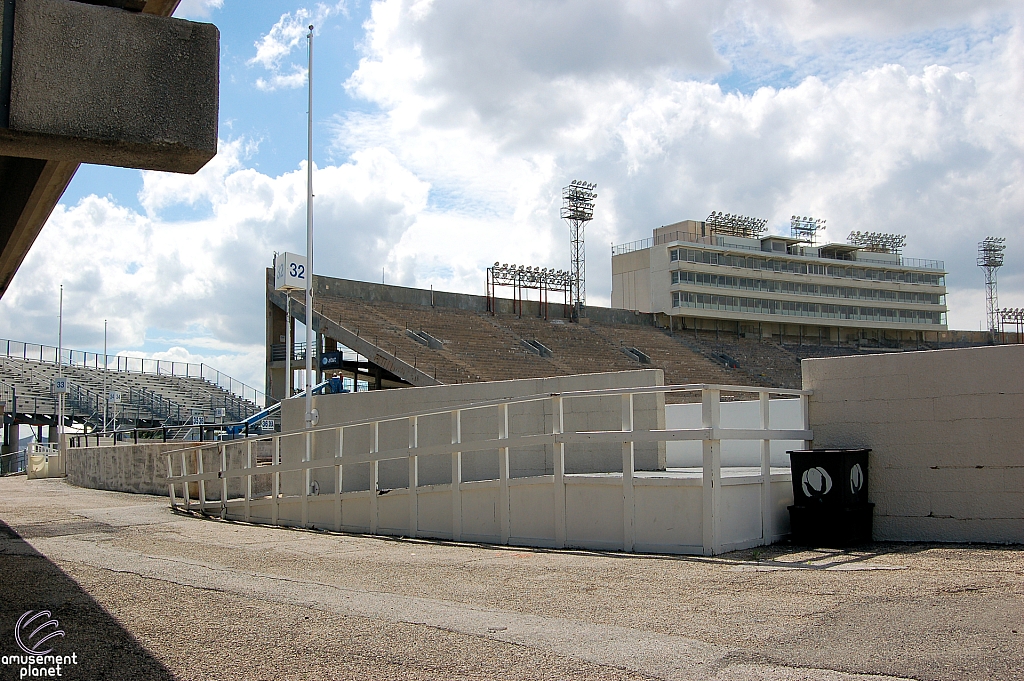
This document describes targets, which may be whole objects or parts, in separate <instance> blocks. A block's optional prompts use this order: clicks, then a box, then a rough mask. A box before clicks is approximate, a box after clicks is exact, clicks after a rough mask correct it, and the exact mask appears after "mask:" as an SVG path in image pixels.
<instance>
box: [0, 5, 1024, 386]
mask: <svg viewBox="0 0 1024 681" xmlns="http://www.w3.org/2000/svg"><path fill="white" fill-rule="evenodd" d="M177 16H185V17H187V18H191V19H194V20H200V21H211V22H213V23H215V24H216V25H217V26H218V27H219V28H220V31H221V112H220V138H221V143H220V153H219V154H218V156H217V157H216V158H215V159H214V160H213V161H211V162H210V163H209V164H208V165H207V167H206V168H204V169H203V170H202V171H200V172H199V173H198V174H196V175H195V176H176V175H170V174H165V173H143V172H140V171H135V170H126V169H118V168H105V167H97V166H83V167H82V168H80V170H79V172H78V174H77V175H76V177H75V179H74V180H73V181H72V183H71V186H70V187H69V188H68V191H67V192H66V193H65V195H64V197H63V199H62V201H61V205H60V206H59V207H58V209H57V210H56V211H55V212H54V214H53V216H52V217H51V219H50V221H49V223H48V224H47V226H46V227H45V228H44V230H43V233H42V234H41V235H40V238H39V241H38V242H37V245H36V246H35V248H34V249H33V251H32V252H31V253H30V255H29V257H28V259H26V262H25V264H24V265H23V267H22V271H21V272H19V274H18V275H17V277H16V278H15V280H14V282H13V283H12V287H11V289H10V291H9V292H8V293H7V294H6V295H5V297H4V298H3V300H0V334H3V335H4V336H5V337H8V338H14V339H18V340H27V341H33V342H43V343H51V344H52V343H54V341H55V340H56V299H57V295H56V289H57V286H58V285H59V284H60V283H61V281H60V280H58V279H61V280H62V281H63V283H64V285H65V292H66V294H65V295H66V298H65V301H66V304H67V305H68V306H69V307H67V308H66V309H68V310H69V314H68V316H67V317H66V326H65V338H66V339H67V341H66V342H67V344H69V345H71V346H73V347H76V348H80V349H89V350H94V349H97V348H99V347H101V346H102V326H103V324H102V320H103V318H108V319H110V322H111V346H112V347H113V348H115V349H117V350H119V351H122V352H124V353H126V354H136V355H138V354H145V355H147V356H155V357H161V358H175V359H182V360H186V359H187V360H192V361H205V362H207V363H209V364H212V365H213V366H215V367H217V368H219V369H221V370H223V371H226V372H228V373H231V374H233V375H235V376H236V377H238V378H240V379H242V380H245V381H247V382H250V383H254V384H257V385H258V384H260V383H261V382H262V374H263V368H262V361H263V360H262V358H263V316H264V310H263V268H264V267H266V266H269V264H270V262H271V257H272V254H273V252H274V251H275V250H294V251H300V252H301V251H302V250H303V249H304V204H303V201H304V189H305V188H304V181H305V173H304V159H305V154H306V149H305V135H306V91H305V87H304V73H303V71H302V69H303V68H304V64H305V60H306V52H305V40H304V38H302V35H303V33H304V32H303V27H304V26H305V25H306V24H308V23H310V20H311V19H310V18H312V20H313V21H315V23H316V25H317V37H316V66H315V73H316V78H315V83H316V88H315V103H314V117H315V125H314V131H315V151H314V162H315V167H316V172H315V180H314V183H315V192H316V193H317V201H316V209H315V211H316V218H315V221H316V224H317V254H318V255H317V264H316V268H315V269H316V270H317V272H318V273H323V274H329V275H332V276H340V277H347V278H354V279H364V280H372V281H379V280H380V277H381V271H382V269H383V270H384V271H385V276H386V279H387V281H388V282H389V283H400V284H405V285H411V286H422V287H426V286H430V285H433V286H434V287H435V288H439V289H447V290H456V291H464V292H470V293H479V292H482V289H483V280H484V275H483V270H484V267H486V265H488V264H490V263H493V262H494V261H495V260H500V261H503V262H517V263H523V264H532V265H537V266H548V267H558V268H560V269H561V268H565V267H566V266H567V264H568V245H567V239H568V236H567V232H566V229H565V226H564V225H563V224H562V223H561V221H560V220H559V219H558V203H559V191H560V188H561V187H562V186H563V185H564V184H567V183H568V181H569V180H571V179H575V178H578V179H586V180H590V181H594V182H597V183H598V194H599V198H598V205H597V211H596V217H595V220H594V221H593V222H592V223H591V224H590V226H589V227H588V232H587V258H588V261H587V271H588V294H589V296H590V302H592V303H593V304H599V305H600V304H607V301H608V299H609V288H610V257H609V251H608V246H609V245H610V244H611V243H619V242H624V241H632V240H635V239H639V238H644V237H647V236H649V235H650V232H651V229H652V228H654V227H657V226H659V225H661V224H667V223H670V222H675V221H678V220H683V219H701V218H703V217H704V216H705V215H707V213H708V212H710V211H711V210H724V211H727V212H736V213H744V214H750V215H756V216H759V217H765V218H768V220H769V225H770V226H771V227H772V228H773V229H776V230H782V229H783V228H784V227H785V226H786V225H787V224H788V222H787V221H788V218H789V216H790V215H791V214H793V213H800V214H803V215H808V214H810V215H814V216H816V217H822V218H826V219H827V220H828V224H829V226H830V228H831V230H830V232H829V233H828V235H827V236H828V237H830V238H831V239H834V240H843V239H845V236H846V234H847V233H848V232H849V231H852V230H855V229H856V230H869V231H892V232H899V233H904V234H907V236H908V240H909V243H908V247H907V250H906V254H907V255H909V256H911V257H922V258H934V259H942V260H945V261H946V265H947V268H948V269H949V271H950V275H949V278H948V285H949V288H950V296H949V304H950V307H951V311H950V324H951V326H952V327H954V328H965V329H976V328H978V326H979V322H980V321H981V319H982V317H983V314H984V312H983V299H984V298H983V289H982V279H981V275H980V272H979V271H978V268H977V267H976V266H975V265H974V250H975V248H976V243H977V241H978V240H980V239H981V238H982V237H984V236H987V235H989V234H993V235H998V236H1005V237H1007V239H1008V251H1007V266H1006V267H1004V268H1003V270H1002V271H1001V272H1000V294H1001V302H1002V303H1003V304H1004V305H1005V306H1009V305H1013V306H1024V267H1022V266H1021V265H1020V264H1019V263H1022V262H1024V248H1022V244H1024V230H1022V224H1024V132H1022V129H1021V126H1020V125H1019V112H1020V110H1021V108H1022V104H1024V34H1022V30H1024V28H1022V27H1024V22H1022V13H1021V9H1020V6H1019V3H1014V2H1007V1H1004V0H986V1H983V2H976V3H963V2H955V1H954V0H928V1H925V0H908V1H907V2H901V3H891V2H883V1H882V0H865V1H864V2H859V3H849V2H839V1H838V0H760V1H757V2H755V1H754V0H718V1H714V2H708V1H703V0H702V1H700V2H698V1H696V0H684V1H680V2H672V3H669V2H654V1H644V0H635V1H632V2H620V1H616V0H590V1H588V2H583V0H520V1H518V2H486V1H484V0H447V1H445V2H440V1H439V0H435V1H431V0H378V1H377V2H369V1H367V0H361V1H358V2H357V1H355V0H352V1H349V2H342V3H339V2H337V1H334V2H328V3H321V4H310V3H302V2H292V1H288V2H281V1H278V2H266V1H255V2H253V1H250V2H240V1H239V0H186V2H183V3H182V5H181V6H180V8H179V11H178V13H177ZM580 35H582V36H588V38H589V39H587V40H577V41H573V40H567V39H566V36H580ZM68 263H74V266H73V267H71V266H68ZM52 272H62V276H61V277H60V278H55V277H52V276H50V273H52Z"/></svg>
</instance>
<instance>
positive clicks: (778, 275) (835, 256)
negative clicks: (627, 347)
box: [612, 220, 947, 342]
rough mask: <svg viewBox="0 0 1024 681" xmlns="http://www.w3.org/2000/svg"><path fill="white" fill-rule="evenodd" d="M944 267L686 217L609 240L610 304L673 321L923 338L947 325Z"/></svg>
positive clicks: (792, 332) (843, 336) (817, 334)
mask: <svg viewBox="0 0 1024 681" xmlns="http://www.w3.org/2000/svg"><path fill="white" fill-rule="evenodd" d="M945 275H946V272H945V271H944V269H943V263H942V262H941V261H935V260H918V259H915V258H906V257H903V256H901V255H899V254H898V253H892V252H886V251H885V250H884V249H873V250H869V249H868V248H865V247H862V246H857V245H853V244H845V243H830V244H826V245H824V246H812V245H811V244H810V243H808V242H807V241H806V240H801V239H797V238H793V237H785V236H777V235H767V236H737V235H735V234H728V233H724V234H723V233H721V232H718V231H716V229H715V227H714V225H713V224H710V223H706V222H701V221H697V220H686V221H683V222H678V223H675V224H672V225H668V226H666V227H660V228H658V229H656V230H654V234H653V236H652V237H651V238H650V239H644V240H643V241H638V242H634V243H631V244H623V245H620V246H616V247H614V248H613V250H612V307H616V308H622V309H628V310H637V311H640V312H649V313H655V314H656V315H657V316H658V317H659V319H660V320H661V322H662V323H664V325H665V326H668V327H670V328H672V329H697V330H716V331H717V330H725V331H730V332H734V333H737V334H740V335H741V336H746V337H751V336H753V337H756V338H768V337H775V338H779V339H785V340H788V339H791V338H798V339H800V340H806V341H807V342H815V341H818V342H857V341H860V340H875V341H879V342H885V341H898V342H901V341H924V340H928V339H929V338H936V339H938V337H939V334H940V333H941V332H945V331H946V329H947V327H946V285H945Z"/></svg>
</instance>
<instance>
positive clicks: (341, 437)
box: [334, 426, 345, 532]
mask: <svg viewBox="0 0 1024 681" xmlns="http://www.w3.org/2000/svg"><path fill="white" fill-rule="evenodd" d="M344 457H345V426H342V427H341V428H338V458H339V459H344ZM342 472H343V469H342V467H341V464H340V463H339V464H338V465H337V466H335V467H334V531H335V532H341V489H342V488H341V483H342V481H343V480H342Z"/></svg>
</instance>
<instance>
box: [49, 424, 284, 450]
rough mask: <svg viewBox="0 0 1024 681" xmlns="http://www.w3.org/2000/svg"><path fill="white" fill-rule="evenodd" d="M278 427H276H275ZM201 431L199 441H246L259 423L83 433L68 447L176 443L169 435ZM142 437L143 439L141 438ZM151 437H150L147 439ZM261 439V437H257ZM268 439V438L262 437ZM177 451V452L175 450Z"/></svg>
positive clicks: (72, 436)
mask: <svg viewBox="0 0 1024 681" xmlns="http://www.w3.org/2000/svg"><path fill="white" fill-rule="evenodd" d="M275 427H276V426H275ZM233 429H234V432H235V433H238V434H244V435H242V438H238V437H237V436H236V435H235V434H233V433H232V430H233ZM192 430H198V431H199V441H200V442H206V441H221V440H224V439H228V440H234V439H244V438H248V437H252V436H253V432H254V431H255V432H259V431H260V430H261V429H260V428H259V424H258V423H253V422H251V421H249V420H244V421H235V422H226V423H182V424H179V425H172V426H153V427H149V428H120V429H117V430H101V431H90V432H88V433H81V434H75V435H68V446H69V447H73V448H75V449H79V448H86V447H88V446H89V440H90V439H92V438H95V440H96V443H97V444H96V446H97V447H99V446H102V445H101V444H100V440H103V439H112V440H113V441H114V443H115V444H116V443H118V442H124V441H125V440H126V439H129V436H130V439H131V441H132V444H139V440H142V441H143V443H145V441H146V440H160V441H161V442H168V441H170V442H174V441H175V439H176V438H175V437H174V436H173V435H172V436H171V438H170V440H168V437H167V435H168V433H171V432H174V433H180V432H181V431H186V432H188V431H192ZM218 432H220V433H221V434H222V435H223V436H224V437H221V438H217V437H216V435H217V434H218ZM205 433H211V434H212V435H213V436H214V437H211V438H209V440H206V439H204V434H205ZM156 434H159V437H153V435H156ZM140 435H141V437H140ZM147 436H149V437H147ZM257 437H259V436H257ZM262 437H268V436H262ZM175 451H176V450H175Z"/></svg>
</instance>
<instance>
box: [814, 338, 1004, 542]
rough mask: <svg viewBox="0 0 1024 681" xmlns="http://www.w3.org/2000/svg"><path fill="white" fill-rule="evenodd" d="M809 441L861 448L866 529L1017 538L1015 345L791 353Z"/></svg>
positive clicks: (962, 538)
mask: <svg viewBox="0 0 1024 681" xmlns="http://www.w3.org/2000/svg"><path fill="white" fill-rule="evenodd" d="M803 387H804V388H805V389H810V390H813V391H814V394H813V395H812V396H811V398H810V422H811V428H812V429H813V431H814V446H815V447H870V448H871V450H872V451H871V454H870V458H869V474H868V481H869V498H870V500H871V501H873V502H874V503H875V504H876V506H875V516H874V538H875V539H877V540H895V541H951V542H1012V543H1024V345H1003V346H995V347H979V348H964V349H955V350H933V351H926V352H907V353H893V354H882V355H863V356H853V357H837V358H829V359H805V360H804V361H803Z"/></svg>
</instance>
